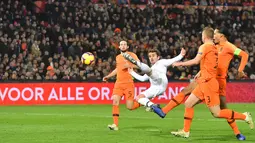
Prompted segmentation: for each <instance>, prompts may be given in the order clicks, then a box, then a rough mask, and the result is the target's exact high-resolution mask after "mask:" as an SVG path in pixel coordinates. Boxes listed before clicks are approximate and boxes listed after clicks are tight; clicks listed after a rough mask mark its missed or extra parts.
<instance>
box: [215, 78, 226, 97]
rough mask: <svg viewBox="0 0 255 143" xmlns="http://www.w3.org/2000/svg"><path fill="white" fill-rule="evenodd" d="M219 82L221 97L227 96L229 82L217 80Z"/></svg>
mask: <svg viewBox="0 0 255 143" xmlns="http://www.w3.org/2000/svg"><path fill="white" fill-rule="evenodd" d="M217 81H218V83H219V94H220V96H226V88H227V80H226V79H225V78H223V79H217Z"/></svg>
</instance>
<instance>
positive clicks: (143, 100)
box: [138, 98, 154, 107]
mask: <svg viewBox="0 0 255 143" xmlns="http://www.w3.org/2000/svg"><path fill="white" fill-rule="evenodd" d="M138 102H139V103H140V104H142V105H143V106H146V107H150V106H151V105H153V104H154V103H153V102H151V101H150V100H149V99H148V98H140V99H138Z"/></svg>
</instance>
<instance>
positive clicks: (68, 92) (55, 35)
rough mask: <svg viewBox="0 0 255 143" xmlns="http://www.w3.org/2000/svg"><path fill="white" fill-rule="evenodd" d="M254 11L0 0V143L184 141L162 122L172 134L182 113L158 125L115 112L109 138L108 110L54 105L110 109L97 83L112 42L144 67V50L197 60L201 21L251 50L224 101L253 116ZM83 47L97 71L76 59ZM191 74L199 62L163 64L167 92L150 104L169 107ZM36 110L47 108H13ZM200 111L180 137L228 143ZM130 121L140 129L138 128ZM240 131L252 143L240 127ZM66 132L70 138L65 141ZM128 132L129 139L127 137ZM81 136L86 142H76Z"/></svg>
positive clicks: (232, 1) (234, 2) (110, 64)
mask: <svg viewBox="0 0 255 143" xmlns="http://www.w3.org/2000/svg"><path fill="white" fill-rule="evenodd" d="M254 6H255V3H254V1H253V0H189V1H188V0H91V1H90V0H59V1H54V0H38V1H36V0H20V1H15V0H2V1H1V2H0V15H1V17H0V61H1V62H0V78H1V83H0V85H1V87H0V105H4V106H2V107H0V121H1V122H0V125H1V128H2V129H3V130H1V131H0V134H1V136H2V137H3V138H2V140H3V142H32V141H33V142H70V141H72V140H74V139H78V140H77V141H76V142H84V141H85V142H103V141H105V140H107V142H118V141H119V142H127V140H129V142H139V141H137V140H139V139H141V140H142V141H140V142H143V141H144V142H151V141H157V142H165V141H166V140H172V141H173V142H186V141H184V140H180V139H175V138H173V137H171V136H170V137H169V135H168V133H167V132H168V131H169V126H170V129H172V130H173V129H177V128H178V127H180V126H181V122H182V121H180V119H182V118H183V116H182V114H183V108H182V107H180V108H177V110H176V111H173V113H172V114H170V118H168V119H171V120H164V121H162V120H159V119H157V117H155V116H153V115H150V114H148V113H144V112H143V111H142V110H140V109H139V110H138V111H134V112H130V113H129V112H128V111H126V110H124V106H122V107H121V108H122V109H121V114H123V116H122V117H123V118H122V119H121V121H122V123H123V126H124V127H123V128H124V129H123V130H122V132H120V133H119V135H115V134H113V133H108V132H107V131H106V129H105V126H106V125H107V124H108V123H110V122H111V118H110V117H109V116H110V115H111V107H110V106H109V105H107V106H105V105H98V106H96V105H88V106H59V104H70V105H76V104H110V103H111V99H110V96H111V92H112V91H111V89H112V87H113V83H102V82H101V80H102V77H103V76H105V75H106V74H108V73H109V72H111V71H112V70H113V69H114V68H115V64H116V63H115V55H116V54H117V51H118V50H117V45H118V41H119V40H120V39H124V40H127V41H128V44H129V45H130V50H131V51H133V52H135V53H137V55H138V57H139V59H141V61H142V62H145V63H148V57H147V55H146V50H147V49H149V48H153V47H157V48H158V49H159V50H160V51H161V53H162V57H163V58H172V57H174V56H176V55H177V54H178V53H179V51H180V49H181V48H182V47H183V48H185V49H186V50H187V51H188V52H187V55H186V56H185V59H184V60H187V59H191V58H193V57H195V55H196V52H197V47H198V45H200V44H201V43H202V41H201V38H200V35H201V33H200V32H201V29H202V28H203V27H204V26H207V25H211V26H212V27H217V26H226V27H227V28H228V29H229V32H230V33H231V34H232V35H231V37H229V40H230V41H231V42H233V43H234V44H235V45H236V46H237V47H239V48H241V49H243V50H244V51H246V52H247V53H249V59H248V64H247V66H246V67H245V70H244V72H245V73H246V74H247V78H245V79H242V80H236V79H235V75H236V74H237V69H238V66H239V61H240V60H239V59H238V58H236V57H235V58H234V59H233V60H232V62H231V64H230V68H229V73H228V80H229V83H228V85H227V97H228V98H227V100H228V102H235V103H240V102H241V103H243V102H249V103H251V104H230V107H232V108H234V109H238V110H241V111H246V109H247V110H249V111H254V109H255V105H254V102H255V94H254V93H255V92H254V89H255V83H254V80H255V62H254V57H255V39H254V37H255V8H254ZM88 51H89V52H92V53H93V54H94V55H95V57H96V64H95V65H96V66H84V65H82V64H81V63H80V56H81V54H82V53H84V52H88ZM198 71H199V68H198V66H194V67H190V68H179V69H176V68H169V70H168V73H167V76H168V79H169V87H168V91H166V94H165V96H163V97H162V98H161V99H155V100H156V102H158V103H167V101H169V99H171V97H173V96H174V95H176V93H178V92H179V91H180V90H181V89H182V88H183V87H184V86H185V85H187V84H188V82H189V80H188V79H189V78H192V77H193V76H194V75H195V73H197V72H198ZM114 80H115V79H112V81H114ZM146 87H148V83H137V84H136V89H135V90H136V93H139V92H140V91H142V90H144V89H145V88H146ZM53 90H54V91H53ZM89 95H90V96H89ZM122 102H123V103H124V101H122ZM39 104H54V106H25V107H22V106H17V105H39ZM6 105H16V106H14V107H12V106H6ZM244 107H245V108H244ZM205 110H206V109H204V108H201V107H200V106H199V107H198V110H196V112H197V114H198V115H199V116H198V119H194V136H193V139H191V140H188V141H192V142H215V141H216V140H217V141H218V140H220V141H219V142H221V141H222V142H224V141H231V142H234V141H235V140H234V138H233V137H232V136H231V131H230V130H229V129H228V127H227V125H226V124H225V123H223V122H217V121H218V120H210V119H211V116H210V114H206V113H205V112H206V111H205ZM125 118H126V119H125ZM137 120H141V121H142V123H140V125H137ZM152 120H155V121H157V125H151V121H152ZM169 121H170V122H176V124H174V125H173V124H171V123H169ZM212 121H213V122H212ZM214 121H216V123H217V126H216V125H214ZM177 122H180V124H178V123H177ZM201 122H202V124H200V123H201ZM102 124H103V125H102ZM132 125H133V126H132ZM136 125H137V126H136ZM166 125H167V126H166ZM206 125H209V126H210V129H208V127H207V126H206ZM225 126H226V127H225ZM139 127H140V128H139ZM137 128H138V129H137ZM205 128H207V130H206V129H205ZM218 128H222V129H221V130H218ZM240 128H241V129H242V130H244V133H245V134H247V136H248V138H249V139H250V141H251V142H253V141H254V140H255V138H254V137H253V136H252V133H250V132H248V131H246V130H247V129H246V128H244V127H242V126H241V127H240ZM38 129H41V130H38ZM68 129H70V130H68ZM104 129H105V130H104ZM226 130H227V131H226ZM20 132H24V133H25V134H19V133H20ZM66 132H68V133H70V135H69V136H64V134H65V133H66ZM136 132H138V133H139V135H138V134H137V133H136ZM127 133H128V134H130V136H132V137H134V139H133V140H132V139H130V138H129V137H126V134H127ZM162 133H163V135H160V134H162ZM253 133H254V132H253ZM84 134H86V135H87V136H86V137H83V135H84ZM98 134H100V135H102V136H101V138H99V137H97V136H98ZM155 134H156V135H155ZM201 134H203V135H202V136H201ZM157 135H159V136H157ZM210 135H214V136H215V135H216V136H217V135H219V136H220V135H223V136H222V137H218V138H217V137H216V138H214V137H210ZM109 136H111V137H110V138H109ZM46 137H48V139H45V138H46ZM81 138H82V139H81ZM144 138H147V139H144ZM200 138H202V139H200ZM135 139H137V140H136V141H135ZM116 140H118V141H116ZM247 142H249V141H247Z"/></svg>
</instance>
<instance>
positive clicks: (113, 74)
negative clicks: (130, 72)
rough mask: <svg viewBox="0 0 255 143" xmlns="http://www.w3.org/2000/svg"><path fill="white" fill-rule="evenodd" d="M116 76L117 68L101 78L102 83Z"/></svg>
mask: <svg viewBox="0 0 255 143" xmlns="http://www.w3.org/2000/svg"><path fill="white" fill-rule="evenodd" d="M115 75H117V68H115V69H114V70H113V71H112V72H111V73H109V74H108V75H107V76H105V77H104V78H103V81H107V80H108V79H109V78H111V77H113V76H115Z"/></svg>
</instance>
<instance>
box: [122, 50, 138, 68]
mask: <svg viewBox="0 0 255 143" xmlns="http://www.w3.org/2000/svg"><path fill="white" fill-rule="evenodd" d="M121 55H122V56H123V57H124V58H125V59H126V60H128V61H130V62H131V63H133V64H135V65H137V61H136V60H135V59H134V58H133V57H132V56H130V55H129V54H128V53H127V52H124V53H121ZM137 66H138V65H137Z"/></svg>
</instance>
